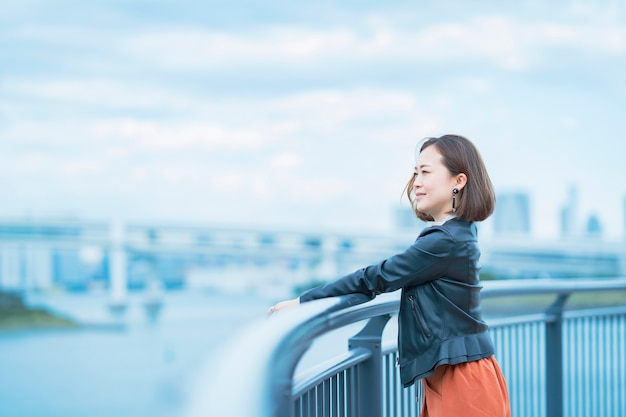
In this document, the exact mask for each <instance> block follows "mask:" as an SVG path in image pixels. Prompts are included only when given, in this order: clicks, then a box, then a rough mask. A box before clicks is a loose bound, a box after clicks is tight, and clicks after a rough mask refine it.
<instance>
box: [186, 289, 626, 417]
mask: <svg viewBox="0 0 626 417" xmlns="http://www.w3.org/2000/svg"><path fill="white" fill-rule="evenodd" d="M483 285H484V288H483V290H482V292H481V294H482V296H483V297H485V298H495V297H501V296H510V295H531V294H549V293H551V294H559V295H563V294H565V295H568V294H571V293H573V292H582V291H606V290H624V289H626V278H618V279H593V280H591V279H590V280H554V279H538V280H506V281H487V282H484V283H483ZM399 303H400V301H399V294H398V293H391V294H382V295H380V296H378V297H376V298H375V299H374V300H371V301H370V300H369V298H368V297H366V296H364V295H358V294H351V295H349V296H343V297H337V298H329V299H323V300H317V301H313V302H309V303H305V304H302V305H301V306H299V308H294V309H290V310H286V311H281V312H279V313H278V314H275V315H274V316H272V317H270V318H268V319H260V320H257V321H255V322H253V323H251V324H250V325H249V326H248V327H247V329H245V330H244V331H243V332H241V333H240V334H239V335H238V337H237V338H235V339H233V340H232V342H231V343H229V344H227V345H225V346H223V348H222V352H221V353H218V354H217V355H213V360H211V361H208V362H207V363H206V364H205V368H204V369H203V370H202V371H201V372H199V379H198V381H197V383H196V385H195V389H196V391H195V392H194V393H192V395H191V402H190V404H189V408H188V410H187V414H186V415H187V416H188V417H199V416H203V417H204V416H214V415H220V416H233V417H241V416H260V417H264V416H266V417H276V416H283V415H290V412H289V410H290V407H291V406H292V404H291V401H292V392H293V374H294V371H295V368H296V365H297V363H298V361H299V360H300V358H301V357H302V355H303V354H304V353H305V352H306V351H307V349H308V348H309V347H310V346H311V344H312V342H313V341H314V340H315V339H317V338H318V337H319V336H321V335H323V334H325V333H327V332H329V331H332V330H335V329H338V328H340V327H343V326H346V325H349V324H353V323H356V322H359V321H362V320H366V319H369V318H372V317H377V316H382V315H386V314H389V315H391V314H395V313H396V312H397V310H398V308H399ZM242 393H243V394H242Z"/></svg>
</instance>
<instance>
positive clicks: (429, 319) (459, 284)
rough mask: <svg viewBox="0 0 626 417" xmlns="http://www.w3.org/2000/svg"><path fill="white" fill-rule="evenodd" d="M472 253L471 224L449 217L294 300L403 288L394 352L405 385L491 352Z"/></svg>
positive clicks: (475, 248) (475, 245)
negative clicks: (400, 246) (384, 256)
mask: <svg viewBox="0 0 626 417" xmlns="http://www.w3.org/2000/svg"><path fill="white" fill-rule="evenodd" d="M479 257H480V251H479V249H478V242H477V230H476V224H475V223H469V222H466V221H464V220H461V219H459V218H453V219H451V220H448V221H447V222H445V223H444V224H442V225H434V226H429V227H426V228H425V229H424V230H422V232H421V233H420V235H419V236H418V238H417V240H416V241H415V243H413V245H411V246H410V247H409V248H408V249H407V250H406V251H404V252H403V253H400V254H398V255H394V256H392V257H390V258H388V259H386V260H384V261H382V262H380V263H378V264H374V265H370V266H368V267H366V268H362V269H359V270H358V271H355V272H353V273H351V274H348V275H346V276H344V277H343V278H340V279H338V280H336V281H333V282H330V283H328V284H325V285H322V286H320V287H317V288H314V289H312V290H309V291H307V292H305V293H303V294H302V295H301V296H300V302H306V301H310V300H314V299H319V298H326V297H334V296H340V295H345V294H353V293H362V294H365V295H367V296H369V297H370V298H374V297H375V296H376V295H377V294H380V293H383V292H392V291H396V290H399V289H402V295H401V301H400V311H399V313H398V350H399V365H400V379H401V380H402V383H403V385H404V386H405V387H408V386H410V385H412V384H413V383H414V382H415V381H416V380H417V379H419V378H423V377H426V376H429V375H431V374H432V373H433V372H434V371H435V368H437V367H438V366H439V365H443V364H450V365H454V364H458V363H463V362H469V361H474V360H478V359H482V358H486V357H488V356H491V355H493V354H494V347H493V342H492V341H491V338H490V336H489V333H488V332H487V325H486V324H485V322H484V321H483V319H482V314H481V308H480V294H479V293H480V289H481V288H482V287H481V286H480V281H479V275H478V273H479V270H480V264H479Z"/></svg>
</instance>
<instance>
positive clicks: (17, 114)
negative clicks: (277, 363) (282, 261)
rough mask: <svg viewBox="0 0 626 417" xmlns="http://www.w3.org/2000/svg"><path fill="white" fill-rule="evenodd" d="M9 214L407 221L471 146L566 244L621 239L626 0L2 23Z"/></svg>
mask: <svg viewBox="0 0 626 417" xmlns="http://www.w3.org/2000/svg"><path fill="white" fill-rule="evenodd" d="M0 22H1V26H0V192H1V193H2V195H3V196H4V198H3V204H2V205H1V206H0V217H2V218H8V217H10V218H15V217H23V216H37V217H50V216H78V217H81V218H85V219H96V220H107V219H110V218H121V219H125V220H129V221H165V222H183V223H204V224H226V225H263V226H278V227H300V228H339V229H342V230H362V231H379V230H388V229H390V228H391V227H392V224H393V219H392V214H393V208H394V207H396V206H397V205H399V204H404V205H406V202H404V201H403V196H402V190H403V188H404V185H405V182H406V180H407V179H408V176H409V175H410V174H411V172H412V169H413V152H414V148H415V145H416V143H417V142H418V141H419V140H420V139H421V138H423V137H425V136H432V135H440V134H443V133H459V134H463V135H465V136H467V137H468V138H470V139H471V140H472V141H473V142H474V143H475V144H476V145H477V146H478V147H479V149H480V151H481V153H482V154H483V157H484V159H485V162H486V164H487V167H488V169H489V171H490V174H491V177H492V180H493V182H494V185H495V187H496V190H497V192H503V193H504V192H510V191H520V190H521V191H523V192H526V193H528V194H530V196H531V206H530V208H531V216H532V217H531V224H532V231H533V234H534V235H536V236H539V237H556V236H557V235H558V231H559V211H560V209H561V206H562V205H563V204H565V203H566V202H567V200H568V192H569V188H570V187H571V186H572V185H576V187H577V190H578V198H579V202H580V205H579V215H580V220H581V222H582V221H584V220H585V219H586V218H587V217H588V215H590V214H592V213H595V214H597V215H598V217H599V219H600V222H601V224H602V227H603V229H604V231H605V235H606V236H607V237H609V238H622V237H623V236H624V229H625V225H624V217H625V216H624V205H625V203H624V201H625V198H626V184H625V183H624V181H623V180H622V179H623V178H625V177H626V166H625V165H624V160H625V156H624V155H626V127H624V125H625V124H624V122H623V118H624V115H625V114H626V18H625V16H624V10H623V6H622V5H621V4H620V3H619V2H617V1H602V2H595V3H593V4H589V3H588V2H578V1H557V2H550V3H549V4H543V3H541V2H536V1H525V2H518V3H516V4H509V3H503V4H501V3H499V2H495V1H491V2H486V3H485V2H482V3H480V5H477V4H470V3H467V2H461V1H455V2H443V3H442V2H420V3H408V2H400V1H396V2H394V1H392V2H386V3H384V4H380V3H379V2H367V1H366V2H344V3H343V4H342V5H338V4H335V3H332V2H316V3H314V4H313V3H311V4H306V3H298V4H292V3H289V2H284V1H278V2H273V3H271V4H265V5H260V4H256V3H254V2H231V3H228V4H222V3H213V2H203V3H202V4H197V3H196V2H192V1H181V2H175V3H174V2H172V3H159V4H154V3H152V2H147V1H130V2H129V1H121V0H120V1H107V2H103V1H96V2H90V3H89V4H84V2H79V1H75V0H72V1H69V0H61V1H58V2H54V4H52V3H50V2H45V1H41V0H33V1H24V2H19V4H7V5H4V7H3V9H2V10H0Z"/></svg>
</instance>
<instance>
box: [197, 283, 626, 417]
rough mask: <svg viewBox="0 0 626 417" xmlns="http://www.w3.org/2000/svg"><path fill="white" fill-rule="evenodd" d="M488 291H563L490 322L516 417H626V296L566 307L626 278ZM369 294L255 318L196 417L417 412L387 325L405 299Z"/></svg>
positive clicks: (202, 378) (228, 349)
mask: <svg viewBox="0 0 626 417" xmlns="http://www.w3.org/2000/svg"><path fill="white" fill-rule="evenodd" d="M484 287H485V288H484V289H483V291H482V297H483V299H489V298H499V297H506V296H518V295H536V294H553V295H555V300H554V302H553V303H552V304H551V306H550V307H549V308H548V309H547V310H546V311H545V312H543V313H540V314H532V315H524V316H512V317H503V318H498V319H491V320H488V324H489V325H490V332H491V334H492V337H493V339H494V344H495V346H496V357H497V358H498V361H499V363H500V365H501V367H502V370H503V373H504V375H505V378H506V379H507V383H508V387H509V391H510V398H511V408H512V415H514V416H518V417H524V416H533V417H534V416H545V417H561V416H572V417H575V416H583V415H584V416H589V415H594V416H617V415H626V399H624V395H623V393H624V392H626V353H625V351H626V349H625V343H626V297H625V299H624V305H621V306H617V307H609V308H603V309H593V310H576V311H564V306H565V303H566V301H567V299H568V297H569V296H570V295H571V294H573V293H577V292H593V291H607V290H626V278H618V279H603V280H576V281H569V280H532V281H529V280H523V281H492V282H485V283H484ZM365 301H366V300H365V299H364V298H362V297H360V296H359V295H350V296H344V297H338V298H333V299H325V300H319V301H315V302H311V303H306V304H303V305H302V306H300V307H299V308H296V309H292V310H288V311H283V312H281V313H279V314H276V315H275V316H272V317H270V318H269V319H265V320H262V321H260V322H257V323H253V324H252V325H250V327H249V328H248V329H247V330H246V331H244V332H242V333H241V334H240V335H239V337H238V338H236V339H235V340H233V342H232V344H229V345H227V346H224V347H223V349H224V350H223V352H221V353H220V354H218V355H216V356H214V357H213V358H212V360H210V361H208V362H207V364H206V367H205V368H204V369H202V370H200V372H199V380H198V381H197V384H196V385H195V388H194V389H195V391H194V393H193V395H192V401H191V403H190V407H189V410H188V416H189V417H196V416H214V415H220V416H233V417H235V416H236V417H242V416H268V417H269V416H272V417H292V416H293V417H296V416H298V417H309V416H346V417H350V416H359V417H367V416H386V417H392V416H419V413H420V408H421V405H420V403H419V400H420V397H421V395H422V393H421V384H420V383H419V382H418V383H416V384H415V385H413V386H412V387H410V388H408V389H404V388H403V387H402V386H401V384H400V378H399V372H398V368H397V367H396V365H395V361H396V357H397V347H396V344H395V331H394V330H393V326H387V323H388V322H389V319H390V318H391V317H392V316H394V315H395V314H396V313H397V310H398V307H399V298H398V294H384V295H381V296H379V297H377V298H376V299H375V300H372V301H368V302H365ZM394 321H395V320H394ZM394 321H392V323H393V322H394ZM355 323H360V324H359V328H358V329H356V333H354V332H353V333H350V334H351V337H345V336H344V335H342V334H337V335H336V336H335V338H334V339H332V338H331V342H330V344H332V345H333V346H332V347H333V348H336V347H337V345H338V344H339V345H340V344H342V341H343V342H344V343H345V340H346V339H347V340H348V346H347V350H346V351H342V352H340V353H338V354H334V355H332V356H331V357H330V358H329V359H328V358H326V360H320V361H316V362H315V363H313V364H310V365H306V367H305V368H304V369H300V368H301V367H302V366H300V365H301V364H300V362H301V361H303V356H304V355H305V353H307V351H309V350H310V348H311V346H313V345H315V343H319V342H320V341H321V340H323V338H324V337H331V336H332V334H333V332H337V331H344V333H345V332H346V331H352V330H353V329H354V328H355V327H354V326H355ZM361 324H362V325H361ZM389 328H390V329H391V331H389V330H390V329H389ZM338 329H339V330H338ZM387 333H390V334H387ZM326 342H327V341H326ZM327 343H328V342H327ZM325 347H326V350H333V349H328V346H325ZM315 348H317V349H318V350H320V349H319V346H317V345H315ZM321 350H324V349H321ZM307 354H308V353H307Z"/></svg>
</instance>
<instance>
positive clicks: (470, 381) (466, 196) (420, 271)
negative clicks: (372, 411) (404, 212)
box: [270, 135, 511, 417]
mask: <svg viewBox="0 0 626 417" xmlns="http://www.w3.org/2000/svg"><path fill="white" fill-rule="evenodd" d="M406 194H407V197H408V199H409V201H410V202H411V206H412V207H413V210H414V211H415V214H416V215H417V217H419V218H420V219H422V220H426V221H430V222H432V224H430V225H429V226H428V227H426V228H424V230H423V231H422V232H421V233H420V235H419V236H418V238H417V240H416V241H415V242H414V243H413V245H411V247H409V248H408V249H407V250H406V251H404V252H403V253H400V254H398V255H395V256H392V257H390V258H388V259H386V260H384V261H382V262H380V263H378V264H374V265H370V266H368V267H366V268H362V269H360V270H358V271H355V272H353V273H351V274H349V275H346V276H345V277H343V278H340V279H338V280H336V281H333V282H330V283H328V284H325V285H322V286H320V287H317V288H314V289H312V290H309V291H307V292H305V293H303V294H302V295H300V297H299V298H296V299H294V300H288V301H283V302H280V303H278V304H276V305H275V306H273V307H271V308H270V313H274V312H275V311H277V310H280V309H283V308H287V307H290V306H294V305H297V304H299V303H303V302H307V301H311V300H315V299H319V298H325V297H334V296H339V295H345V294H351V293H363V294H366V295H368V296H369V297H371V298H374V297H375V296H376V295H377V294H380V293H383V292H391V291H396V290H399V289H401V290H402V294H401V300H400V311H399V313H398V355H399V366H400V378H401V381H402V383H403V385H404V386H405V387H408V386H411V385H412V384H414V383H415V382H416V381H418V380H421V381H422V384H423V387H424V402H423V405H422V414H421V415H422V416H426V417H433V416H460V415H463V416H465V417H472V416H493V417H505V416H506V417H509V416H510V414H511V412H510V405H509V398H508V392H507V387H506V382H505V380H504V377H503V375H502V372H501V370H500V367H499V365H498V363H497V362H496V360H495V358H494V347H493V342H492V341H491V338H490V336H489V333H488V331H487V325H486V324H485V322H484V321H483V320H482V314H481V308H480V294H479V292H480V289H481V286H480V280H479V270H480V264H479V257H480V251H479V249H478V243H477V228H476V224H475V222H478V221H482V220H485V219H486V218H487V217H489V216H490V215H491V213H492V212H493V209H494V205H495V196H494V192H493V186H492V184H491V180H490V179H489V175H488V174H487V170H486V169H485V166H484V163H483V161H482V158H481V156H480V154H479V152H478V150H477V149H476V148H475V146H474V145H473V144H472V143H471V142H470V141H469V140H467V139H466V138H464V137H462V136H457V135H444V136H441V137H439V138H429V139H427V140H426V141H425V142H423V143H422V145H421V147H420V150H419V154H418V156H417V163H416V166H415V172H414V173H413V177H412V178H411V179H410V180H409V183H408V184H407V188H406Z"/></svg>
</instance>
